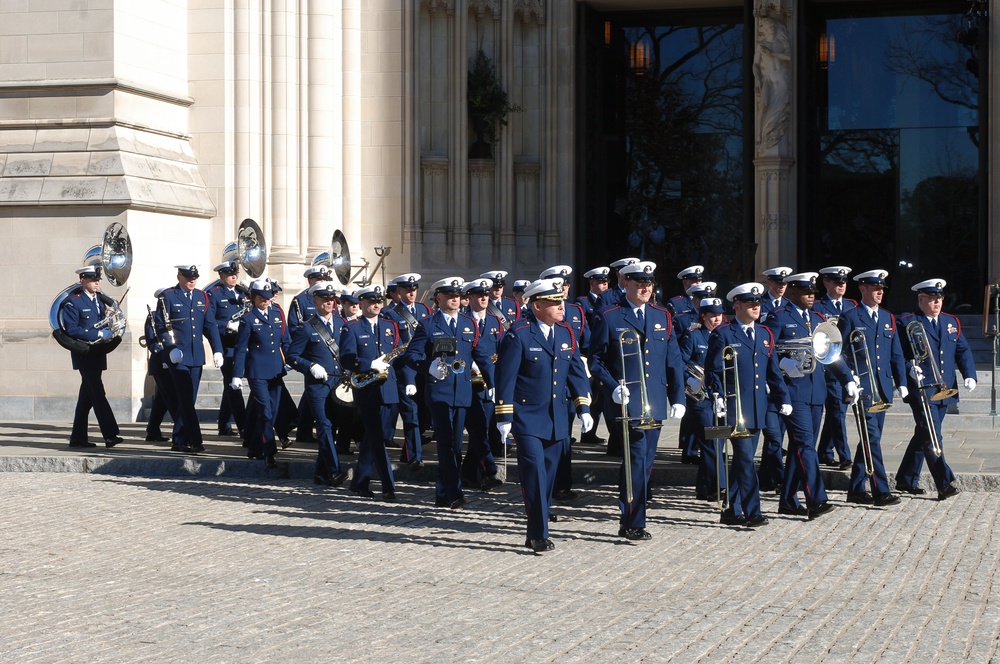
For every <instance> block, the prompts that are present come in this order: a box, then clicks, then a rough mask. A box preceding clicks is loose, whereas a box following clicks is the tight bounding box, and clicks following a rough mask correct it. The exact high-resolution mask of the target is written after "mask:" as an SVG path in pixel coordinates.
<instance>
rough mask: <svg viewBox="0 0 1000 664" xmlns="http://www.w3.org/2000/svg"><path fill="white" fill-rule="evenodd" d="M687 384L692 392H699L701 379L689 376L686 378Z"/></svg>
mask: <svg viewBox="0 0 1000 664" xmlns="http://www.w3.org/2000/svg"><path fill="white" fill-rule="evenodd" d="M686 382H687V386H688V387H689V388H690V389H691V391H692V392H701V386H702V384H703V381H702V380H701V379H700V378H695V377H694V376H689V377H688V379H687V381H686Z"/></svg>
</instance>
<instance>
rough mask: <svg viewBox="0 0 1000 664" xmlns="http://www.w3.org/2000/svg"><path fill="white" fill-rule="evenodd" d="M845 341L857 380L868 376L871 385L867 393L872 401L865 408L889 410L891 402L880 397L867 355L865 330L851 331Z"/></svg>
mask: <svg viewBox="0 0 1000 664" xmlns="http://www.w3.org/2000/svg"><path fill="white" fill-rule="evenodd" d="M847 343H848V345H849V346H850V347H851V359H852V360H853V362H854V373H855V374H857V376H858V379H859V380H860V379H861V378H862V377H863V376H868V382H869V383H870V386H871V390H870V391H869V394H870V395H871V400H872V403H871V405H870V406H868V407H867V408H865V410H866V411H868V412H869V413H881V412H882V411H885V410H889V409H890V408H891V407H892V404H891V403H889V402H888V401H886V400H885V399H883V398H882V393H881V392H880V391H879V389H878V375H877V374H876V373H875V368H874V367H873V366H872V358H871V356H870V355H868V342H867V340H866V339H865V331H864V330H862V329H856V330H854V331H852V332H851V334H850V335H849V336H848V337H847ZM862 366H864V369H862Z"/></svg>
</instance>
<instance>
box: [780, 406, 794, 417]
mask: <svg viewBox="0 0 1000 664" xmlns="http://www.w3.org/2000/svg"><path fill="white" fill-rule="evenodd" d="M778 413H779V414H781V415H783V416H785V417H788V416H789V415H791V414H792V404H790V403H783V404H781V408H779V409H778Z"/></svg>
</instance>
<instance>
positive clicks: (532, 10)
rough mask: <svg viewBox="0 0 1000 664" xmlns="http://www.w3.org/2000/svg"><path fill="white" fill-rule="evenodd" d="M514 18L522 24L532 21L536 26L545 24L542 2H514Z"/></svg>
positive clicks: (533, 0)
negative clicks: (518, 19)
mask: <svg viewBox="0 0 1000 664" xmlns="http://www.w3.org/2000/svg"><path fill="white" fill-rule="evenodd" d="M514 16H515V17H517V18H520V19H521V22H522V23H530V22H531V21H534V22H535V23H537V24H538V25H544V24H545V8H544V7H543V6H542V0H514Z"/></svg>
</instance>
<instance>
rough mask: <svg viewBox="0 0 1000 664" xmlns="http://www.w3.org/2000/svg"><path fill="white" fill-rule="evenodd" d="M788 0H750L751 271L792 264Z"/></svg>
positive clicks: (794, 217) (793, 161)
mask: <svg viewBox="0 0 1000 664" xmlns="http://www.w3.org/2000/svg"><path fill="white" fill-rule="evenodd" d="M793 2H794V0H755V2H754V11H753V14H754V18H755V25H754V28H755V35H756V38H755V45H754V58H753V73H754V99H755V110H756V112H755V113H754V169H755V173H756V181H757V191H756V199H755V200H756V203H755V210H756V219H757V224H756V230H755V233H754V234H755V240H756V242H757V247H758V252H757V256H756V261H755V267H756V271H757V273H758V274H759V273H760V272H761V270H764V269H767V268H768V267H771V266H774V265H777V264H779V263H788V262H791V263H794V262H795V257H796V249H797V236H798V219H797V215H796V213H795V210H796V203H797V201H796V192H795V187H794V182H795V177H794V176H795V173H794V169H795V166H796V145H795V141H794V137H795V132H794V126H793V124H794V118H795V117H796V113H795V94H794V81H795V71H794V63H795V61H794V58H793V54H794V52H795V41H796V31H795V22H794V21H793V20H791V16H792V10H793Z"/></svg>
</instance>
